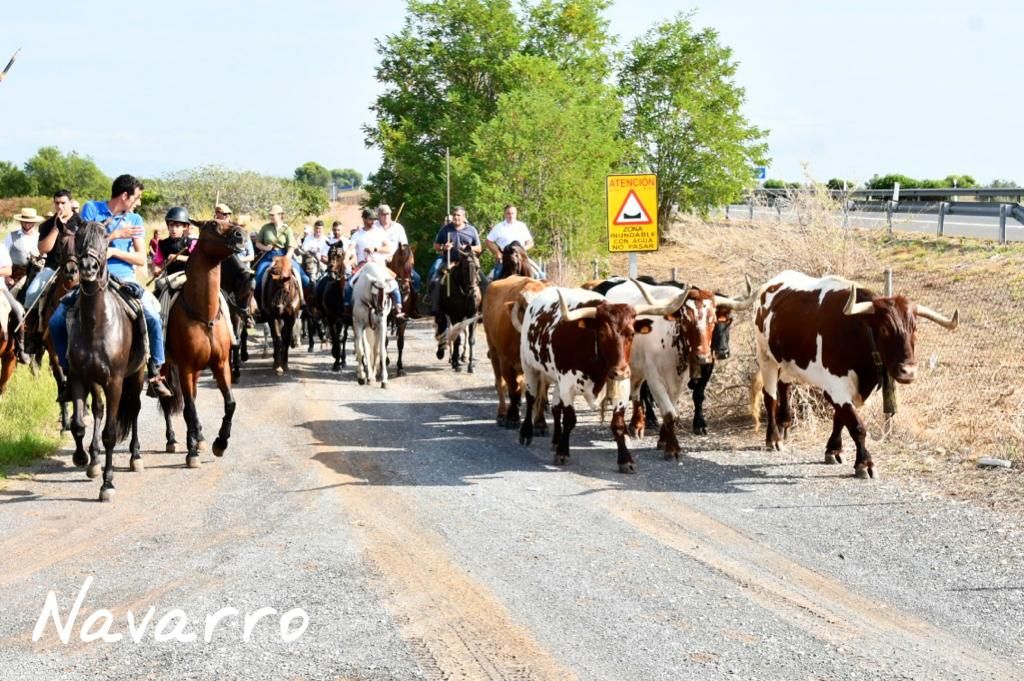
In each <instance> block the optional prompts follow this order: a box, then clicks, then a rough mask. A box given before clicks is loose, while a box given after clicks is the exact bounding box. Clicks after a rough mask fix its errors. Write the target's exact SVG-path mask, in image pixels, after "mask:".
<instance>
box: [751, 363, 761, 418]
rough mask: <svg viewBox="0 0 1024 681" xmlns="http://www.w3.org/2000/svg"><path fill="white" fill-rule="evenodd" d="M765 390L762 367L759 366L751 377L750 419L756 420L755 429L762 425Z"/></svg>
mask: <svg viewBox="0 0 1024 681" xmlns="http://www.w3.org/2000/svg"><path fill="white" fill-rule="evenodd" d="M763 392H764V379H763V378H761V368H760V367H758V368H757V369H756V370H755V371H754V375H753V376H752V377H751V379H750V394H749V406H750V419H751V420H752V421H753V422H754V429H755V430H757V429H759V428H760V427H761V403H762V402H763V398H762V395H763Z"/></svg>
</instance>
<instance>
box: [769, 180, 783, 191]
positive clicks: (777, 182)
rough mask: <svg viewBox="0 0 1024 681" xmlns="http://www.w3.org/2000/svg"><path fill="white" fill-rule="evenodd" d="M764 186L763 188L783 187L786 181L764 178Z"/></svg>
mask: <svg viewBox="0 0 1024 681" xmlns="http://www.w3.org/2000/svg"><path fill="white" fill-rule="evenodd" d="M764 188H765V189H785V188H786V183H785V182H784V181H782V180H765V181H764Z"/></svg>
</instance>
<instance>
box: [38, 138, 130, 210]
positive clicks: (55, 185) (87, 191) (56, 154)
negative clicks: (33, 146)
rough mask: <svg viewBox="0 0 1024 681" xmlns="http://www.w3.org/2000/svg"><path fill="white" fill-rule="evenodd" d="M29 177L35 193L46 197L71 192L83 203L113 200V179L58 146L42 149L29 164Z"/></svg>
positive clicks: (91, 164) (93, 165)
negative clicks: (57, 192) (62, 190)
mask: <svg viewBox="0 0 1024 681" xmlns="http://www.w3.org/2000/svg"><path fill="white" fill-rule="evenodd" d="M25 174H26V175H27V176H28V178H29V180H30V181H31V182H32V189H33V191H34V192H35V193H38V194H42V195H44V196H50V195H52V194H53V193H54V192H56V191H58V190H60V189H67V190H69V191H70V192H71V194H72V195H73V196H75V197H78V198H80V199H81V200H83V201H85V200H92V199H107V198H110V184H111V180H110V178H109V177H107V176H106V175H104V174H103V171H101V170H100V169H99V168H98V167H97V166H96V164H95V163H93V161H92V159H91V158H89V157H88V156H79V155H78V152H75V151H72V152H69V153H67V154H62V153H61V151H60V149H58V148H57V147H42V148H40V149H39V151H37V152H36V155H35V156H33V157H32V158H30V159H29V160H28V161H26V162H25Z"/></svg>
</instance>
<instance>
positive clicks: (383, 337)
mask: <svg viewBox="0 0 1024 681" xmlns="http://www.w3.org/2000/svg"><path fill="white" fill-rule="evenodd" d="M379 327H380V333H378V334H377V338H376V341H377V355H378V357H377V363H378V364H380V387H382V388H386V387H388V363H387V361H386V360H387V358H388V346H387V340H388V323H387V320H386V319H384V320H381V322H380V324H379Z"/></svg>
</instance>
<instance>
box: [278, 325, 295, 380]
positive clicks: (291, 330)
mask: <svg viewBox="0 0 1024 681" xmlns="http://www.w3.org/2000/svg"><path fill="white" fill-rule="evenodd" d="M284 333H285V336H286V337H287V339H288V342H287V343H285V344H284V353H283V356H282V358H281V359H282V361H283V363H284V370H285V371H288V351H289V350H290V349H291V348H292V347H294V346H295V343H294V341H295V317H292V318H290V319H286V320H285V322H284Z"/></svg>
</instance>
